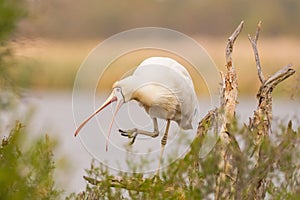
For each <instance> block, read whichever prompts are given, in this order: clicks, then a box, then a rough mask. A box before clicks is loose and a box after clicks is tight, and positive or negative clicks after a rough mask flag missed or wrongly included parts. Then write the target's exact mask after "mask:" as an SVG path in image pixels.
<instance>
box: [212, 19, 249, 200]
mask: <svg viewBox="0 0 300 200" xmlns="http://www.w3.org/2000/svg"><path fill="white" fill-rule="evenodd" d="M243 24H244V22H243V21H242V22H241V23H240V24H239V26H238V27H237V28H236V29H235V31H234V32H233V33H232V35H231V36H230V37H229V38H228V42H227V46H226V49H225V52H226V68H227V71H226V72H225V73H223V72H221V73H220V74H221V78H222V88H221V94H220V98H221V99H220V102H221V107H220V111H219V112H220V117H219V120H220V121H221V124H222V126H221V130H220V133H219V137H220V141H219V148H220V149H219V151H218V153H219V154H220V157H221V159H220V162H219V164H218V168H219V174H218V175H217V177H216V178H217V180H216V189H215V199H230V198H233V197H234V196H235V191H234V190H235V187H234V185H235V184H236V182H237V175H238V168H237V166H236V164H235V152H236V151H237V152H238V151H239V147H238V144H237V142H236V140H235V138H234V136H233V135H231V134H230V133H229V131H228V128H227V127H228V126H229V125H230V124H231V122H232V121H233V120H234V118H235V110H236V104H237V96H238V84H237V75H236V71H235V68H234V65H233V61H232V52H233V45H234V42H235V40H236V39H237V37H238V36H239V34H240V32H241V30H242V28H243ZM236 146H237V147H238V148H233V147H236ZM233 149H234V150H233Z"/></svg>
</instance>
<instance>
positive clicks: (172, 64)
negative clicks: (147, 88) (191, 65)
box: [139, 57, 194, 88]
mask: <svg viewBox="0 0 300 200" xmlns="http://www.w3.org/2000/svg"><path fill="white" fill-rule="evenodd" d="M145 65H160V66H164V67H168V68H171V69H172V70H174V71H176V72H177V73H178V74H179V75H180V76H181V77H182V78H184V79H185V80H186V81H187V82H188V84H189V85H190V86H191V87H192V88H194V85H193V81H192V78H191V76H190V74H189V73H188V71H187V70H186V69H185V67H183V66H182V65H181V64H179V63H178V62H177V61H176V60H173V59H172V58H167V57H150V58H147V59H145V60H144V61H143V62H142V63H141V64H140V65H139V66H145Z"/></svg>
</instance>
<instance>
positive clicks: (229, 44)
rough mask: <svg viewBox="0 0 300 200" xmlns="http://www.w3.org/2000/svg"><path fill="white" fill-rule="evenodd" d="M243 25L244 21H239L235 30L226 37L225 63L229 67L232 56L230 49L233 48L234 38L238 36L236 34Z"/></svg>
mask: <svg viewBox="0 0 300 200" xmlns="http://www.w3.org/2000/svg"><path fill="white" fill-rule="evenodd" d="M243 25H244V21H241V23H240V24H239V26H238V27H237V28H236V29H235V31H234V32H233V33H232V35H231V36H230V37H229V38H228V42H227V47H226V63H227V65H226V66H227V68H228V67H231V64H232V58H231V54H232V50H233V44H234V42H235V40H236V38H237V37H238V35H239V34H240V32H241V30H242V28H243Z"/></svg>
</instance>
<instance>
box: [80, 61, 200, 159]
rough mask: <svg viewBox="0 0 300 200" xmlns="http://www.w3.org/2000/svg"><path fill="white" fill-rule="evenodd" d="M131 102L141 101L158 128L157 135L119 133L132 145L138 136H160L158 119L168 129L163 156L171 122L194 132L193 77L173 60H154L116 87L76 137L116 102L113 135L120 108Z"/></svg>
mask: <svg viewBox="0 0 300 200" xmlns="http://www.w3.org/2000/svg"><path fill="white" fill-rule="evenodd" d="M131 100H136V101H138V102H139V103H140V105H141V106H143V107H144V108H145V110H146V112H147V113H148V114H149V115H150V117H151V118H152V119H153V124H154V131H153V132H150V131H145V130H138V129H136V128H134V129H131V130H127V131H123V130H119V131H120V132H121V133H122V135H123V136H126V137H129V138H133V139H132V143H133V142H134V140H135V138H136V136H137V135H138V134H142V135H147V136H151V137H156V136H158V135H159V130H158V125H157V118H160V119H165V120H167V127H166V131H165V134H164V137H163V139H162V147H163V148H162V151H161V155H162V153H163V150H164V146H165V144H166V142H167V135H168V129H169V125H170V121H171V120H172V121H175V122H177V124H178V126H179V127H180V128H182V129H192V128H193V127H192V121H193V119H194V117H195V115H196V113H197V110H198V103H197V96H196V94H195V90H194V85H193V81H192V79H191V76H190V75H189V73H188V71H187V70H186V69H185V68H184V67H183V66H182V65H181V64H179V63H178V62H177V61H175V60H173V59H171V58H166V57H151V58H148V59H146V60H144V61H143V62H142V63H141V64H140V65H139V66H138V67H137V68H136V70H135V71H134V73H133V74H132V75H131V76H128V77H126V78H124V79H122V80H120V81H117V82H115V83H114V85H113V91H112V93H111V95H110V96H109V98H108V99H107V100H106V101H105V102H104V104H103V105H102V106H101V107H100V108H99V109H98V110H97V111H96V112H95V113H93V114H92V115H91V116H90V117H88V118H87V119H86V120H85V121H84V122H83V123H82V124H81V125H80V126H79V127H78V128H77V130H76V131H75V136H76V135H77V134H78V133H79V131H80V130H81V128H82V127H83V126H84V125H85V124H86V123H87V122H88V121H89V120H90V119H91V118H92V117H93V116H95V115H96V114H97V113H99V112H100V111H101V110H102V109H103V108H105V107H106V106H107V105H109V104H110V103H112V102H114V101H116V102H117V105H116V110H115V113H114V115H113V119H112V122H111V124H110V129H109V134H110V130H111V127H112V124H113V121H114V117H115V115H116V113H117V112H118V110H119V108H120V107H121V106H122V104H123V103H126V102H128V101H131ZM194 128H195V127H194ZM109 134H108V137H107V139H108V138H109ZM106 148H107V146H106Z"/></svg>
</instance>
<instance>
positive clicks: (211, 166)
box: [67, 123, 300, 199]
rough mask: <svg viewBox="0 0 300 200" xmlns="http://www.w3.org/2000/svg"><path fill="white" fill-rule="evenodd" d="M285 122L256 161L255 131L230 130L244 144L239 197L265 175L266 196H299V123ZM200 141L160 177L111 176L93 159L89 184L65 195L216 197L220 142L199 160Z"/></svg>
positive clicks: (239, 159) (239, 161)
mask: <svg viewBox="0 0 300 200" xmlns="http://www.w3.org/2000/svg"><path fill="white" fill-rule="evenodd" d="M281 127H282V128H281V129H280V128H278V130H276V131H274V133H273V135H272V136H271V139H270V140H266V141H265V142H264V144H263V146H262V150H261V152H263V153H264V154H265V159H264V160H261V162H260V164H259V165H258V166H255V164H254V163H255V162H254V157H253V156H251V154H252V152H253V149H254V148H255V145H254V144H253V142H252V141H253V138H252V136H251V135H253V133H252V131H251V130H249V129H248V128H247V127H245V126H243V127H238V125H237V124H235V125H234V127H233V128H232V129H231V134H232V135H234V136H235V137H236V138H238V141H237V142H238V143H239V145H240V146H241V153H239V152H240V151H238V150H237V149H235V148H236V146H235V145H233V147H232V149H233V151H235V152H236V155H235V156H236V160H237V161H236V164H237V166H238V168H239V175H238V180H237V182H236V183H235V188H236V190H237V191H238V192H239V196H240V197H243V196H248V197H249V196H251V194H250V195H249V194H247V192H248V191H249V188H250V187H252V185H254V183H255V181H256V180H258V179H259V178H260V177H262V176H266V180H267V187H266V188H267V190H266V191H267V194H266V195H267V197H268V198H270V199H297V198H299V197H300V196H299V195H300V184H299V183H300V131H299V130H300V128H299V129H298V130H297V131H294V130H292V127H291V123H290V124H289V125H288V126H281ZM202 142H203V141H202V139H201V138H196V139H195V141H194V142H193V143H192V146H191V151H190V152H189V153H188V154H187V155H186V156H185V157H184V158H182V159H180V160H178V161H176V162H174V163H173V164H172V165H170V166H169V167H168V168H166V169H165V170H164V171H163V172H162V175H161V176H160V178H158V177H156V176H152V175H149V174H148V175H147V174H137V173H135V174H130V173H124V172H119V174H118V176H113V175H111V173H110V172H109V169H108V168H107V167H105V166H104V165H103V164H101V163H100V164H98V166H96V165H97V164H95V162H92V164H91V168H90V169H89V170H86V172H87V177H85V179H86V180H87V181H88V182H89V184H87V186H86V189H85V191H83V192H81V193H79V194H71V195H70V196H69V197H68V198H67V199H210V198H212V197H213V196H214V192H215V186H216V176H217V175H218V173H219V171H218V163H219V160H220V157H219V153H218V152H219V148H220V146H219V144H217V145H216V147H215V148H214V149H213V150H212V151H211V152H210V154H209V155H208V156H207V157H206V158H204V159H199V156H198V155H199V150H200V148H199V146H200V145H201V143H202ZM234 149H235V150H234ZM165 159H166V158H165ZM229 178H230V177H229ZM245 194H247V195H245Z"/></svg>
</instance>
